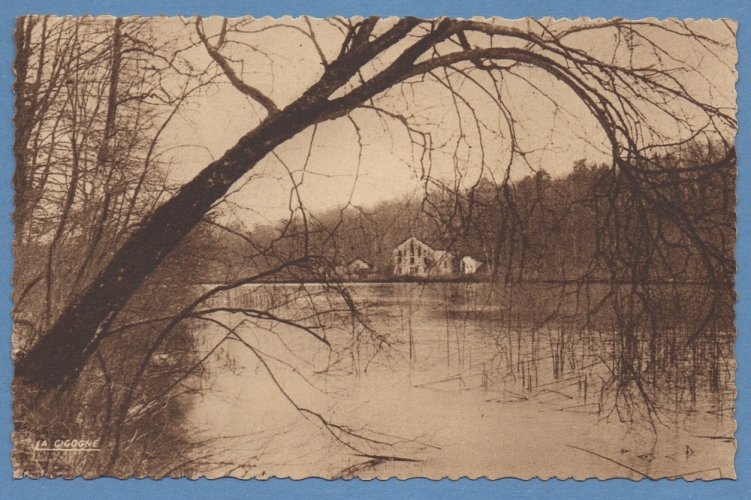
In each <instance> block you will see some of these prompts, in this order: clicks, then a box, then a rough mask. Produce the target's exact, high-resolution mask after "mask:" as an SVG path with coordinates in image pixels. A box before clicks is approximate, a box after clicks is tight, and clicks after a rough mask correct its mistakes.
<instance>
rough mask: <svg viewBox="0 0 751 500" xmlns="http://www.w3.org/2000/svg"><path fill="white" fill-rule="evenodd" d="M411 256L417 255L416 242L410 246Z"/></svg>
mask: <svg viewBox="0 0 751 500" xmlns="http://www.w3.org/2000/svg"><path fill="white" fill-rule="evenodd" d="M409 254H410V255H414V254H415V244H414V242H412V243H410V244H409Z"/></svg>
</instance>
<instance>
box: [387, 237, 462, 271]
mask: <svg viewBox="0 0 751 500" xmlns="http://www.w3.org/2000/svg"><path fill="white" fill-rule="evenodd" d="M392 260H393V264H394V276H415V277H420V278H427V277H429V276H444V275H448V274H452V273H453V272H454V264H453V262H454V256H453V254H452V253H451V252H447V251H444V250H433V249H432V248H431V247H430V246H428V245H426V244H425V243H423V242H422V241H420V240H418V239H417V238H415V237H410V238H407V240H406V241H404V242H403V243H402V244H400V245H399V246H397V247H396V248H395V249H394V251H393V252H392Z"/></svg>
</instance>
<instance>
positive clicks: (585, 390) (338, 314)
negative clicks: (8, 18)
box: [12, 15, 738, 480]
mask: <svg viewBox="0 0 751 500" xmlns="http://www.w3.org/2000/svg"><path fill="white" fill-rule="evenodd" d="M736 28H737V25H736V23H735V22H734V21H732V20H722V19H720V20H707V19H704V20H699V21H695V20H679V19H667V20H657V19H641V20H628V19H619V18H616V19H594V20H593V19H588V18H580V19H576V20H568V19H562V20H556V19H551V18H541V19H532V18H527V19H521V20H515V21H509V20H505V19H501V18H472V19H453V18H436V19H419V18H413V17H405V18H376V17H362V18H351V19H345V18H341V17H333V18H328V19H315V18H309V17H299V18H291V17H282V18H278V19H274V18H269V17H267V18H252V17H245V18H233V19H226V18H220V17H209V18H200V17H192V18H180V17H172V18H168V17H125V18H116V17H55V16H34V15H30V16H25V17H19V18H18V19H17V20H16V28H15V32H14V40H15V51H16V52H15V60H14V67H13V69H14V73H15V83H14V84H13V90H14V92H15V98H16V100H15V117H14V127H15V143H14V149H13V152H14V155H15V161H16V165H15V173H14V176H13V183H14V189H15V211H14V214H13V222H14V227H15V241H14V255H15V269H14V274H13V286H14V292H13V300H14V310H13V319H14V331H13V362H14V367H15V376H14V380H13V398H14V399H13V409H14V415H13V418H14V425H15V431H14V433H13V437H12V439H13V446H14V449H13V455H12V460H13V467H14V471H15V475H16V477H25V476H28V477H34V478H36V477H45V476H48V477H54V476H63V477H76V476H83V477H85V478H96V477H102V476H114V477H118V478H128V477H152V478H161V477H166V476H171V477H189V478H198V477H209V478H217V477H224V476H231V477H238V478H269V477H282V478H306V477H323V478H330V479H333V478H352V477H358V478H390V477H397V478H413V477H426V478H433V479H439V478H444V477H448V478H461V477H470V478H477V477H487V478H491V479H496V478H504V477H513V478H522V479H528V478H543V479H544V478H554V477H555V478H576V479H585V478H600V479H606V478H630V479H634V480H639V479H645V478H649V479H655V478H683V479H686V480H695V479H702V480H712V479H720V478H734V477H735V469H734V457H735V451H736V441H735V438H734V433H735V421H734V408H735V406H734V400H735V380H734V376H735V366H736V362H735V357H734V353H733V345H734V341H735V336H736V329H735V326H734V323H733V320H734V317H735V312H734V302H735V291H734V273H735V269H736V262H735V256H734V244H735V238H736V229H735V221H736V215H735V209H734V208H735V202H736V196H735V179H736V152H735V136H736V130H737V122H736V92H735V83H736V71H735V64H736V61H737V58H738V54H737V50H736V40H735V35H736Z"/></svg>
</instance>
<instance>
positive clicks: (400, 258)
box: [397, 250, 402, 263]
mask: <svg viewBox="0 0 751 500" xmlns="http://www.w3.org/2000/svg"><path fill="white" fill-rule="evenodd" d="M397 262H399V263H401V262H402V251H401V250H399V257H398V259H397Z"/></svg>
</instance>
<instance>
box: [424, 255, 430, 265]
mask: <svg viewBox="0 0 751 500" xmlns="http://www.w3.org/2000/svg"><path fill="white" fill-rule="evenodd" d="M423 260H424V261H425V267H428V266H429V265H430V262H429V261H428V258H427V257H425V259H423Z"/></svg>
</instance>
